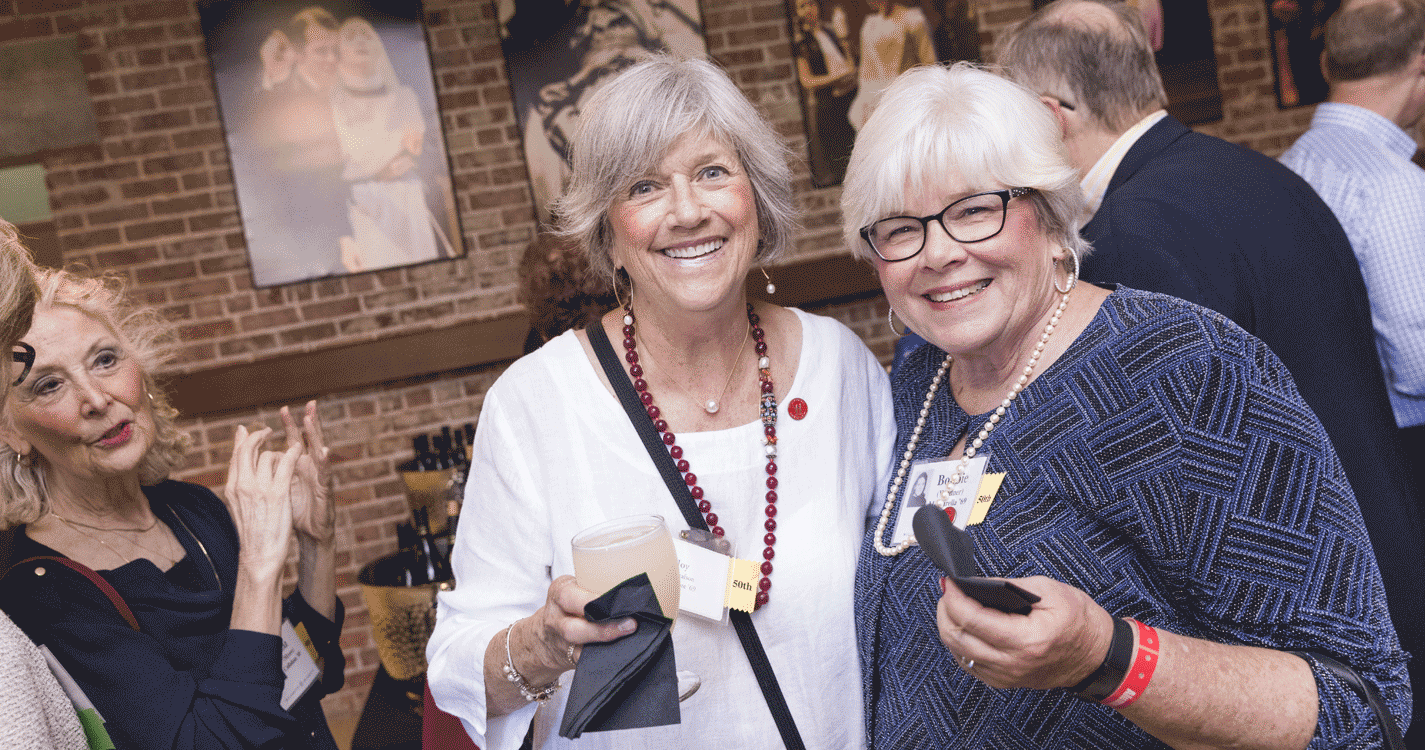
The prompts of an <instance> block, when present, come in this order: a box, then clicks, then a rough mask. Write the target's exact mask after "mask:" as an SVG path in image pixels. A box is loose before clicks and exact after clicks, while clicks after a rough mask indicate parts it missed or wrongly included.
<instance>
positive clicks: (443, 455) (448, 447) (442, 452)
mask: <svg viewBox="0 0 1425 750" xmlns="http://www.w3.org/2000/svg"><path fill="white" fill-rule="evenodd" d="M435 440H436V444H437V445H439V446H440V448H439V450H437V451H436V455H437V456H438V457H439V458H440V468H442V469H453V468H455V466H456V464H457V461H456V460H455V441H454V439H453V438H452V437H451V434H450V425H445V426H444V427H441V428H440V435H439V436H438V437H436V438H435Z"/></svg>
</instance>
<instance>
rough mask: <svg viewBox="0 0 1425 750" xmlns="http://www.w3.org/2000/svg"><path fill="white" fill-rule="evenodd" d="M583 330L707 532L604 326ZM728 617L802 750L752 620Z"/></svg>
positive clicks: (790, 746) (687, 513) (692, 517)
mask: <svg viewBox="0 0 1425 750" xmlns="http://www.w3.org/2000/svg"><path fill="white" fill-rule="evenodd" d="M584 330H585V332H586V333H587V334H588V336H589V343H590V344H592V345H593V347H594V354H596V355H597V356H598V358H599V364H601V365H603V366H604V374H605V375H608V377H609V383H610V384H612V385H613V387H614V393H616V394H618V399H619V402H620V403H622V404H623V408H624V411H626V412H628V419H629V421H630V422H632V423H633V428H634V429H635V430H637V431H638V437H639V438H640V439H642V440H643V447H645V448H647V449H648V455H649V456H650V457H652V458H653V465H654V466H657V467H658V473H659V474H661V475H663V481H664V483H666V484H667V485H668V490H669V491H670V492H672V493H673V499H674V500H675V501H677V503H678V509H679V510H681V511H682V512H683V519H684V520H685V521H687V522H688V526H689V527H690V528H694V529H701V530H703V531H706V530H707V528H708V525H707V522H706V521H704V520H703V514H702V513H699V512H698V508H697V504H696V503H694V502H693V495H692V493H691V492H689V491H688V485H687V484H686V483H684V481H683V475H682V474H681V473H679V471H678V467H677V466H675V465H674V464H673V457H672V456H669V455H668V450H667V448H665V447H663V441H662V440H661V439H660V438H659V437H658V430H656V429H654V427H653V421H652V420H651V419H649V418H648V411H647V410H646V409H645V408H644V406H643V402H641V401H639V399H638V393H637V392H635V391H634V390H633V385H632V384H631V383H629V382H628V376H627V375H625V374H624V371H623V365H622V364H620V363H619V359H618V355H617V354H615V353H614V348H613V345H612V344H610V343H609V337H608V335H607V334H605V333H604V326H603V324H602V323H600V322H599V321H594V322H593V323H591V324H590V325H589V327H588V328H585V329H584ZM728 614H729V617H730V618H731V620H732V626H733V627H734V628H735V629H736V630H737V638H738V640H740V641H741V642H742V650H743V651H745V652H746V653H747V661H748V662H749V663H751V665H752V673H753V674H755V675H756V676H757V684H758V685H759V686H760V687H761V688H762V697H763V698H765V699H766V700H767V708H768V709H769V710H771V712H772V719H773V721H775V722H776V723H777V731H778V732H780V733H781V734H782V742H783V744H785V745H786V746H787V750H805V747H806V746H805V745H803V744H802V736H801V733H799V732H798V731H797V723H796V721H794V720H793V719H792V712H791V710H790V709H788V708H787V700H786V698H783V697H782V688H781V686H780V685H778V684H777V675H776V673H775V672H773V671H772V663H771V662H770V661H768V660H767V651H766V650H765V649H763V648H762V639H761V638H759V637H758V636H757V628H756V627H754V626H753V624H752V616H751V615H749V614H748V613H746V612H741V611H738V610H733V611H732V612H730V613H728Z"/></svg>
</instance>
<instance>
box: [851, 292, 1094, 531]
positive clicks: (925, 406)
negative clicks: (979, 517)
mask: <svg viewBox="0 0 1425 750" xmlns="http://www.w3.org/2000/svg"><path fill="white" fill-rule="evenodd" d="M1072 288H1073V287H1070V289H1072ZM1068 305H1069V295H1068V293H1067V292H1065V293H1064V294H1063V296H1062V297H1060V298H1059V305H1058V307H1057V308H1055V310H1054V316H1053V317H1051V318H1050V319H1049V324H1048V325H1046V326H1044V333H1043V334H1042V335H1040V336H1039V341H1038V343H1036V344H1035V345H1034V351H1033V352H1030V354H1029V360H1028V361H1027V362H1026V363H1025V364H1024V371H1023V372H1022V373H1020V375H1019V379H1018V380H1016V381H1014V385H1012V386H1010V388H1009V393H1008V394H1006V395H1005V397H1004V400H1003V401H1001V402H1000V405H999V406H997V407H995V410H994V411H993V412H990V418H989V419H987V420H985V423H984V425H983V426H981V427H980V431H979V433H978V434H976V435H975V437H974V438H973V439H971V440H969V441H968V442H967V443H966V445H965V451H964V453H963V454H961V456H960V462H959V463H957V464H956V465H955V470H954V471H953V472H951V474H950V481H951V483H952V484H959V483H960V482H962V481H964V480H965V473H964V472H965V466H966V465H967V464H968V463H969V462H970V459H972V458H974V457H975V454H976V453H978V452H979V449H980V447H981V446H983V445H984V444H985V441H986V440H989V439H990V433H991V432H993V431H994V428H995V426H996V425H998V424H999V423H1000V421H1001V420H1003V419H1004V417H1005V415H1006V414H1007V413H1008V411H1009V405H1010V404H1012V403H1014V400H1015V399H1016V398H1018V397H1019V392H1020V391H1022V390H1024V386H1026V385H1028V384H1029V378H1030V376H1031V375H1033V374H1034V368H1035V366H1036V365H1038V364H1039V357H1040V356H1041V355H1043V354H1044V345H1045V344H1047V343H1049V337H1050V336H1051V335H1052V334H1053V333H1054V327H1055V326H1057V325H1058V324H1059V318H1060V317H1062V316H1063V314H1064V308H1065V307H1068ZM951 359H953V358H952V357H951V355H949V354H947V355H945V361H943V362H941V363H940V369H938V370H936V371H935V377H933V378H931V379H930V388H929V389H928V390H926V392H925V402H924V403H922V404H921V406H920V416H919V418H917V419H916V421H915V429H914V430H913V431H912V432H911V435H910V442H909V444H907V445H906V448H905V454H904V455H902V457H901V463H900V467H899V468H898V469H897V470H896V476H895V479H893V480H891V488H890V490H888V491H887V492H886V502H885V505H883V506H881V519H880V521H879V522H878V523H877V524H876V535H875V537H874V541H875V544H876V552H878V553H880V554H881V555H882V556H884V557H895V556H896V555H899V554H900V553H902V552H904V551H906V550H907V549H910V547H911V545H913V544H915V536H914V535H907V536H906V538H905V539H904V540H902V541H901V543H900V544H897V545H895V546H894V547H887V546H886V545H885V544H884V543H882V541H881V540H882V539H884V538H885V534H886V524H887V523H889V521H890V518H891V508H892V507H893V506H894V505H895V502H896V497H897V496H898V495H899V494H900V488H901V484H902V483H903V482H905V476H906V473H907V472H909V471H910V466H911V460H912V459H914V458H915V447H916V446H917V445H919V444H920V435H921V432H922V431H924V429H925V420H926V419H927V418H928V417H929V416H930V405H931V404H932V403H934V402H935V394H936V392H937V391H939V390H940V384H941V383H942V382H943V381H944V379H945V373H946V372H947V371H948V370H949V369H950V361H951ZM949 504H950V488H949V487H946V488H945V489H943V490H941V491H940V497H939V498H938V500H937V501H936V505H938V506H940V507H941V508H944V507H945V506H947V505H949Z"/></svg>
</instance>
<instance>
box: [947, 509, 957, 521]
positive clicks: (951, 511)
mask: <svg viewBox="0 0 1425 750" xmlns="http://www.w3.org/2000/svg"><path fill="white" fill-rule="evenodd" d="M945 515H946V516H949V518H950V520H951V521H953V520H955V509H954V508H946V509H945Z"/></svg>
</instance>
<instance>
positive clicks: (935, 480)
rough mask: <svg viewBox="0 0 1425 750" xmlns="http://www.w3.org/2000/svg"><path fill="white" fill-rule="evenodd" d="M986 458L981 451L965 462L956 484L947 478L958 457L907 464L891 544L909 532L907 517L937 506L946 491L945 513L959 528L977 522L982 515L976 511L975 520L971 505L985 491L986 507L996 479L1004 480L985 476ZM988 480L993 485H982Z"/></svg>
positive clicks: (953, 469)
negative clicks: (905, 483) (906, 481)
mask: <svg viewBox="0 0 1425 750" xmlns="http://www.w3.org/2000/svg"><path fill="white" fill-rule="evenodd" d="M989 461H990V457H989V456H988V455H985V454H983V453H981V454H980V455H978V456H976V457H974V458H972V459H970V460H969V461H966V462H965V468H964V473H965V476H964V479H963V480H962V481H960V482H959V483H955V482H952V481H951V477H953V476H954V475H955V467H957V466H959V465H960V459H958V458H957V459H954V460H946V461H926V462H924V463H918V464H915V465H914V466H912V467H911V470H910V473H909V474H907V475H906V476H907V477H908V478H909V479H910V489H908V490H906V491H905V493H904V494H903V495H902V496H901V501H900V502H901V507H900V513H899V514H898V515H897V516H896V530H895V537H894V541H893V542H892V544H900V543H901V542H902V541H904V540H906V539H907V538H909V537H910V535H911V534H912V533H913V532H912V531H911V520H912V518H914V516H915V511H916V510H918V509H919V508H920V506H922V505H939V504H940V503H941V502H942V497H943V496H944V495H945V494H947V493H948V495H949V497H948V502H946V504H945V511H946V515H948V516H950V520H951V521H952V522H954V524H955V525H956V526H957V527H959V528H962V529H963V528H965V526H966V525H968V524H971V523H978V522H979V520H982V519H983V517H984V515H983V513H981V514H980V518H979V519H975V518H974V517H973V516H974V515H975V512H974V511H975V506H976V504H977V501H979V500H980V498H981V496H983V495H984V494H985V490H988V495H989V496H988V499H986V500H985V501H984V504H985V506H986V508H985V510H988V505H989V502H990V501H992V500H993V499H994V494H995V492H997V491H998V490H999V480H1002V479H1004V475H1003V474H991V475H989V476H986V475H985V466H986V465H988V464H989ZM988 480H994V481H993V482H992V484H993V487H989V486H984V487H982V484H984V483H985V482H987V481H988Z"/></svg>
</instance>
